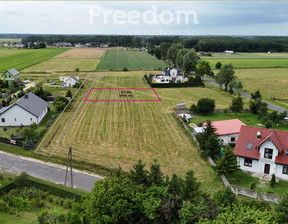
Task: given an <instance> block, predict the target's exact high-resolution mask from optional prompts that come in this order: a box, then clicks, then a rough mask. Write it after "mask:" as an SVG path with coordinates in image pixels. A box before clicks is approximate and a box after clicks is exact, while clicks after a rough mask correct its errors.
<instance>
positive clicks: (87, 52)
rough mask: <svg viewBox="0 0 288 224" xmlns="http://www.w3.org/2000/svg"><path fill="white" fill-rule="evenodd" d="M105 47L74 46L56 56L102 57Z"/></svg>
mask: <svg viewBox="0 0 288 224" xmlns="http://www.w3.org/2000/svg"><path fill="white" fill-rule="evenodd" d="M104 53H105V49H102V48H73V49H71V50H69V51H66V52H64V53H62V54H59V55H57V56H55V57H54V58H69V59H70V58H102V55H103V54H104Z"/></svg>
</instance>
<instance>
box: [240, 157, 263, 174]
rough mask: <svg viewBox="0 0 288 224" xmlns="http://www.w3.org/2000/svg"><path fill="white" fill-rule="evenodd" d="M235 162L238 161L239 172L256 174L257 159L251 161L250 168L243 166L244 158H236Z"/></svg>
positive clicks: (257, 167)
mask: <svg viewBox="0 0 288 224" xmlns="http://www.w3.org/2000/svg"><path fill="white" fill-rule="evenodd" d="M237 161H238V165H239V166H240V169H241V170H244V171H248V172H254V173H258V170H259V161H258V160H257V159H252V167H249V166H245V165H244V161H245V158H243V157H239V156H238V157H237Z"/></svg>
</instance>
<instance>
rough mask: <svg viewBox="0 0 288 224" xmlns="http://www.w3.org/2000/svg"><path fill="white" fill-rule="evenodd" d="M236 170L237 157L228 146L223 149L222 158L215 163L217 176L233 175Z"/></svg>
mask: <svg viewBox="0 0 288 224" xmlns="http://www.w3.org/2000/svg"><path fill="white" fill-rule="evenodd" d="M237 169H238V165H237V156H236V155H235V154H234V149H233V148H232V147H230V146H226V147H225V148H224V156H223V157H222V158H221V159H220V160H218V161H217V162H216V171H217V173H218V174H224V175H225V174H228V173H233V172H235V171H236V170H237Z"/></svg>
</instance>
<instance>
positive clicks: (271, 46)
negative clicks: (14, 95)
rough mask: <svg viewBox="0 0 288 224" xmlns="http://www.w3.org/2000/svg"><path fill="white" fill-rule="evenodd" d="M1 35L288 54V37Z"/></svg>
mask: <svg viewBox="0 0 288 224" xmlns="http://www.w3.org/2000/svg"><path fill="white" fill-rule="evenodd" d="M11 35H12V36H9V35H8V34H0V37H2V38H4V37H5V38H8V37H10V38H16V37H17V38H20V37H22V43H23V44H25V43H29V42H32V43H33V42H45V43H47V44H49V45H51V44H53V43H57V42H70V43H71V44H75V43H83V44H85V43H91V44H92V46H95V47H97V46H99V45H100V44H109V46H111V47H117V46H121V47H148V48H149V47H151V46H152V47H153V46H159V45H160V44H161V43H166V42H167V43H170V44H172V43H178V42H179V43H182V44H183V45H184V47H185V48H194V49H195V50H196V51H204V52H223V51H225V50H233V51H235V52H268V51H271V52H285V51H288V37H269V36H267V37H264V36H256V37H252V36H251V37H233V36H198V37H184V36H130V35H29V36H27V34H25V35H24V34H23V36H21V34H11Z"/></svg>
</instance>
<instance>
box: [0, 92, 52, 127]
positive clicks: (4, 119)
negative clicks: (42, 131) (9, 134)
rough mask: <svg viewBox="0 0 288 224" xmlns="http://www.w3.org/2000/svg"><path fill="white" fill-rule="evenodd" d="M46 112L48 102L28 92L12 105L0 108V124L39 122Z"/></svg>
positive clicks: (20, 124)
mask: <svg viewBox="0 0 288 224" xmlns="http://www.w3.org/2000/svg"><path fill="white" fill-rule="evenodd" d="M47 112H48V103H47V102H46V101H45V100H43V99H41V98H40V97H38V96H36V95H35V94H34V93H31V92H29V93H28V94H26V95H24V96H23V97H21V98H20V99H19V100H18V101H16V102H15V103H13V104H12V105H10V106H8V107H3V108H1V109H0V126H2V127H3V126H4V127H7V126H22V125H23V126H29V125H31V124H33V123H36V124H39V123H40V122H41V121H42V119H43V118H44V117H45V115H46V114H47Z"/></svg>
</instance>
